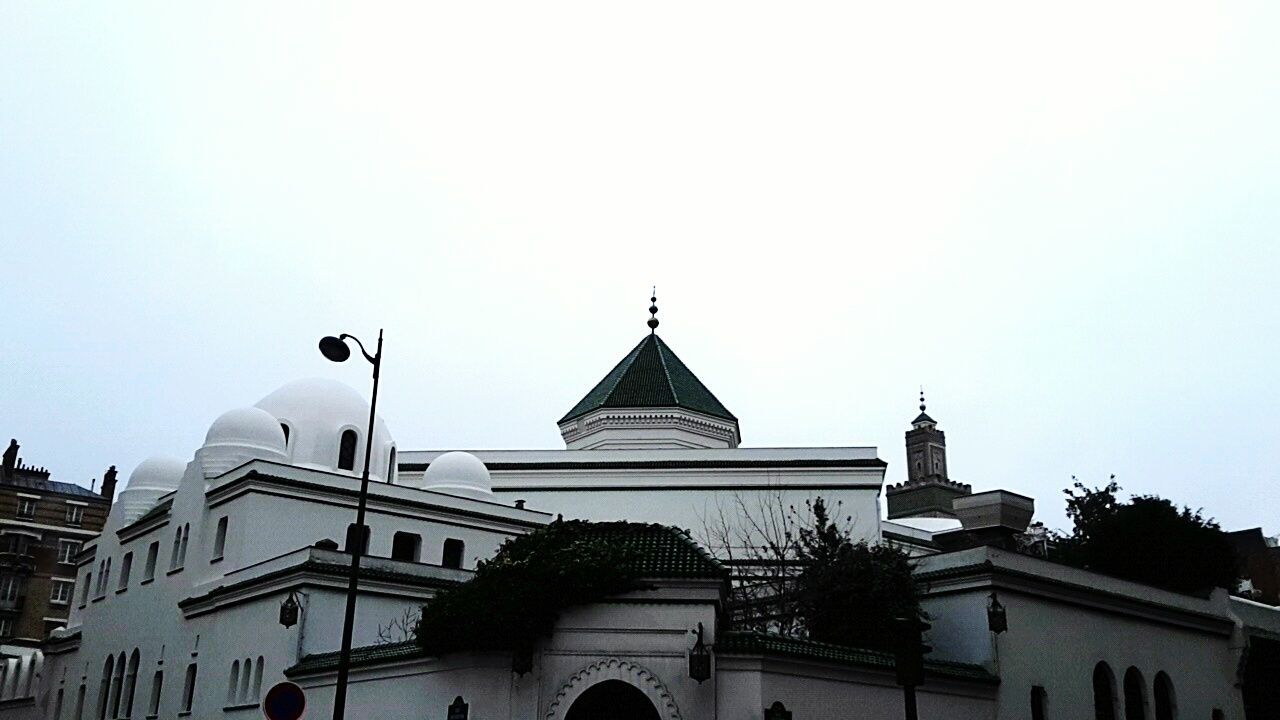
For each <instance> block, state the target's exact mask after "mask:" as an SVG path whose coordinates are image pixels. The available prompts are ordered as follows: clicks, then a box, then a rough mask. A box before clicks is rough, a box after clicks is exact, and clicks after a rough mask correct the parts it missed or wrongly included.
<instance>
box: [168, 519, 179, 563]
mask: <svg viewBox="0 0 1280 720" xmlns="http://www.w3.org/2000/svg"><path fill="white" fill-rule="evenodd" d="M181 550H182V528H180V527H176V528H174V529H173V552H171V553H170V554H169V569H170V570H177V569H178V552H179V551H181Z"/></svg>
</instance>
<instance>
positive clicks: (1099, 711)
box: [1093, 662, 1116, 720]
mask: <svg viewBox="0 0 1280 720" xmlns="http://www.w3.org/2000/svg"><path fill="white" fill-rule="evenodd" d="M1115 682H1116V681H1115V675H1113V674H1112V673H1111V666H1110V665H1107V664H1106V663H1105V662H1100V663H1098V664H1097V665H1095V666H1094V667H1093V716H1094V718H1095V719H1096V720H1116V690H1115Z"/></svg>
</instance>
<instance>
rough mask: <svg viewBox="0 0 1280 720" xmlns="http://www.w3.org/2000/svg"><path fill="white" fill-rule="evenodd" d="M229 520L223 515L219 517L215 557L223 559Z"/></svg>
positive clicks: (215, 540) (214, 542)
mask: <svg viewBox="0 0 1280 720" xmlns="http://www.w3.org/2000/svg"><path fill="white" fill-rule="evenodd" d="M227 520H228V517H227V516H226V515H223V516H222V517H220V518H218V532H217V534H216V535H215V536H214V538H213V559H214V560H221V559H222V552H223V550H225V549H226V546H227Z"/></svg>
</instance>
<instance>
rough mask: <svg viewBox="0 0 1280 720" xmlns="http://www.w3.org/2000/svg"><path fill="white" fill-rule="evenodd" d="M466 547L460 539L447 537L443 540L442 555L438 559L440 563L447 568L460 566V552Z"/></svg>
mask: <svg viewBox="0 0 1280 720" xmlns="http://www.w3.org/2000/svg"><path fill="white" fill-rule="evenodd" d="M465 549H466V545H465V544H463V542H462V541H461V540H458V539H456V538H449V539H448V540H445V541H444V557H443V558H442V559H441V560H440V564H441V565H443V566H444V567H447V568H460V567H462V553H463V551H464V550H465Z"/></svg>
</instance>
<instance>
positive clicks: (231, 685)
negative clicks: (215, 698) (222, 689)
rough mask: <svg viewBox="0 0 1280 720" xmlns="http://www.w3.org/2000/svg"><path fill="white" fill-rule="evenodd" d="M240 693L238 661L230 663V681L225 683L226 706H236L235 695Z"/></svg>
mask: <svg viewBox="0 0 1280 720" xmlns="http://www.w3.org/2000/svg"><path fill="white" fill-rule="evenodd" d="M238 692H240V661H239V660H235V661H232V663H231V679H230V680H228V681H227V704H228V705H235V704H236V693H238Z"/></svg>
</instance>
